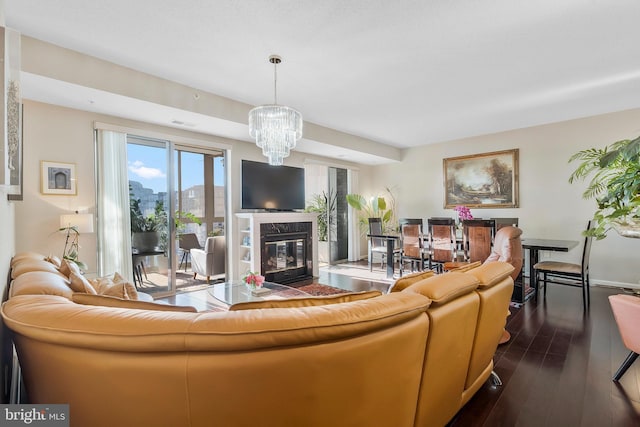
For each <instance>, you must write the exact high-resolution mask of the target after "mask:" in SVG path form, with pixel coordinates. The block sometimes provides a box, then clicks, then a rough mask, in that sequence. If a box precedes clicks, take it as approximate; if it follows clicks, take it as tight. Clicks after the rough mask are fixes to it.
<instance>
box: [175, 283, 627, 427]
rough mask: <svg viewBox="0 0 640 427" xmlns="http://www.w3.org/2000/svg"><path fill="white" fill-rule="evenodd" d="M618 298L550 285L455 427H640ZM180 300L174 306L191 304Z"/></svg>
mask: <svg viewBox="0 0 640 427" xmlns="http://www.w3.org/2000/svg"><path fill="white" fill-rule="evenodd" d="M316 283H321V284H325V285H330V286H335V287H339V288H343V289H348V290H353V291H363V290H371V289H378V290H381V291H383V292H384V291H386V290H387V288H388V285H387V284H384V283H378V282H370V281H366V280H356V279H352V278H350V277H348V276H344V275H337V274H330V273H326V272H323V273H321V274H320V277H319V278H318V279H316ZM617 293H622V291H621V290H620V289H613V288H603V287H592V289H591V307H590V308H589V310H588V312H586V313H585V312H583V309H582V299H581V295H580V290H579V289H577V288H570V287H567V286H560V285H554V284H551V285H549V289H548V291H547V298H546V300H544V299H543V298H542V297H541V298H540V300H539V301H538V302H534V301H528V302H527V303H526V304H524V306H523V307H522V308H520V309H514V310H512V315H511V316H510V317H509V318H508V319H507V330H509V332H510V333H511V336H512V338H511V341H509V342H508V343H507V344H503V345H501V346H500V347H499V348H498V351H497V353H496V356H495V358H494V362H495V371H496V372H497V373H498V375H499V376H500V378H501V379H502V381H503V386H502V387H499V388H497V389H494V388H492V387H490V385H489V384H485V385H484V386H483V388H481V389H480V390H479V391H478V393H476V395H475V396H474V397H473V398H472V399H471V400H470V401H469V403H467V405H465V407H464V408H462V410H461V411H460V412H459V413H458V414H457V415H456V417H455V418H454V419H453V420H452V421H451V422H450V424H449V426H450V427H461V426H473V427H476V426H487V427H488V426H491V427H493V426H525V427H528V426H535V427H538V426H585V427H587V426H589V427H590V426H598V427H602V426H615V427H617V426H640V362H636V363H635V364H634V365H633V366H631V368H630V369H629V370H628V371H627V373H626V374H625V376H624V377H623V378H622V379H621V381H620V383H619V384H618V383H615V382H613V381H611V377H612V376H613V374H614V372H615V371H616V370H617V369H618V367H619V366H620V364H621V363H622V361H623V360H624V358H625V357H626V356H627V354H628V350H627V349H626V348H625V347H624V346H623V344H622V340H621V338H620V334H619V332H618V329H617V326H616V323H615V321H614V319H613V314H612V312H611V308H610V306H609V301H608V299H607V297H608V296H609V295H614V294H617ZM182 295H184V296H180V295H178V296H176V297H175V300H174V301H173V303H176V304H191V305H193V301H191V302H189V301H187V300H185V298H188V296H186V294H182ZM168 302H171V301H168ZM638 327H639V328H640V325H638Z"/></svg>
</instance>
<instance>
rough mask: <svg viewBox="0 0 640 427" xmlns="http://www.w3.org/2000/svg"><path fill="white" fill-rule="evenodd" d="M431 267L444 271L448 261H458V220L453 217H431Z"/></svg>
mask: <svg viewBox="0 0 640 427" xmlns="http://www.w3.org/2000/svg"><path fill="white" fill-rule="evenodd" d="M427 227H428V232H429V246H428V254H429V269H433V268H436V269H437V270H438V272H442V270H443V265H444V263H446V262H452V261H456V259H457V256H458V242H457V239H456V221H455V220H454V219H453V218H429V219H428V220H427Z"/></svg>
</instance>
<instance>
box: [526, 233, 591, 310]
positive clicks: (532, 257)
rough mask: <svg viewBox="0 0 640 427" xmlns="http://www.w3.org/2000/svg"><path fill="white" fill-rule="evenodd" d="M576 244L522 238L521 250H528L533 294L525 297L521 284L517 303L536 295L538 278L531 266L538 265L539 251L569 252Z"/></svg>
mask: <svg viewBox="0 0 640 427" xmlns="http://www.w3.org/2000/svg"><path fill="white" fill-rule="evenodd" d="M578 243H579V242H578V241H576V240H552V239H535V238H523V239H522V248H523V249H528V250H529V285H530V286H531V288H533V292H531V295H525V292H524V283H523V285H522V295H521V296H522V301H518V302H525V300H527V299H528V298H530V297H531V296H532V295H538V278H537V277H536V272H535V269H534V268H533V266H534V265H536V264H537V263H538V260H539V256H540V251H554V252H569V250H571V249H573V248H575V247H576V246H578Z"/></svg>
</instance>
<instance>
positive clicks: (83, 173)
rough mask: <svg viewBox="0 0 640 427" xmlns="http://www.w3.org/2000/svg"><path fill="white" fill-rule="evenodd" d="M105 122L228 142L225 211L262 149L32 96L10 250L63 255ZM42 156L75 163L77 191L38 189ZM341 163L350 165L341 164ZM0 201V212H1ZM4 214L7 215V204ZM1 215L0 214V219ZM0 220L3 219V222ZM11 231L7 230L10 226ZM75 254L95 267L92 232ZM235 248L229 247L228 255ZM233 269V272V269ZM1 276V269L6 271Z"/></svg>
mask: <svg viewBox="0 0 640 427" xmlns="http://www.w3.org/2000/svg"><path fill="white" fill-rule="evenodd" d="M96 121H98V122H104V123H108V124H113V125H116V126H123V127H127V128H132V129H139V130H140V131H141V134H142V133H149V132H152V133H154V134H156V135H159V134H162V135H164V136H165V137H167V139H170V140H173V141H182V142H185V141H187V142H188V143H190V144H191V145H198V144H200V145H203V146H207V145H211V144H217V146H221V145H223V144H224V145H227V146H228V147H231V150H230V153H229V157H228V159H227V165H229V168H228V169H229V171H228V179H230V185H229V186H228V192H227V193H228V194H227V199H228V202H230V206H231V208H230V212H238V211H239V210H240V200H241V199H240V188H241V187H240V184H239V183H240V162H241V160H242V159H249V160H257V161H264V160H265V159H264V157H263V156H262V154H261V151H260V150H258V149H257V148H256V146H255V145H254V144H251V143H247V142H243V141H231V140H226V139H223V138H217V137H213V136H210V135H203V134H197V133H193V132H186V131H181V130H177V129H172V128H164V127H161V126H156V125H150V124H146V123H139V122H132V121H129V120H124V119H120V118H116V117H110V116H104V115H99V114H95V113H89V112H84V111H78V110H73V109H69V108H64V107H58V106H53V105H49V104H43V103H39V102H33V101H25V106H24V170H25V173H24V201H22V202H18V203H17V204H16V205H15V206H16V207H15V210H16V213H15V215H16V220H15V227H16V243H15V251H16V252H20V251H36V252H40V253H43V254H45V255H46V254H55V255H58V256H61V255H62V251H63V248H64V235H63V234H61V233H58V232H56V230H57V229H58V227H59V217H60V215H61V214H63V213H71V212H73V211H75V210H80V211H86V212H89V213H94V214H95V197H96V196H95V182H94V175H95V167H94V137H93V129H94V122H96ZM308 158H312V159H315V160H324V161H326V160H327V159H323V158H321V157H317V156H307V155H304V154H302V153H298V152H294V153H292V155H291V156H290V157H289V158H287V159H286V160H285V164H287V165H290V166H302V165H303V164H304V162H305V161H306V160H307V159H308ZM43 160H47V161H56V162H68V163H74V164H75V165H76V172H77V176H78V182H77V189H78V192H77V195H75V196H52V195H43V194H42V193H41V192H40V162H41V161H43ZM344 166H346V167H349V166H353V165H349V164H348V163H345V164H344ZM3 214H4V212H3V206H1V205H0V215H3ZM7 215H8V216H10V212H9V209H8V208H7ZM1 219H2V217H0V220H1ZM3 224H4V222H3ZM228 227H229V234H228V238H229V245H230V247H232V248H233V247H234V246H233V245H234V244H235V242H234V236H236V235H237V234H236V233H235V232H233V231H234V230H235V228H234V227H235V225H234V222H233V216H231V218H229V221H228ZM11 231H12V229H11ZM80 246H81V248H80V259H81V260H82V261H84V262H86V263H87V264H88V267H89V268H88V273H89V274H92V273H95V272H96V234H95V233H92V234H83V235H82V236H80ZM0 247H1V248H2V249H1V250H2V251H7V253H8V255H7V256H6V260H5V259H4V258H3V260H4V261H6V262H4V263H3V266H2V267H3V268H4V267H5V266H7V268H8V264H9V259H10V257H11V255H12V254H13V245H8V246H5V245H4V244H3V245H2V246H0ZM235 253H236V251H232V255H233V254H235ZM0 255H2V253H1V252H0ZM229 265H230V270H229V271H233V272H235V265H237V263H235V262H234V258H233V257H231V258H230V259H229ZM234 274H235V273H234ZM5 276H6V274H5Z"/></svg>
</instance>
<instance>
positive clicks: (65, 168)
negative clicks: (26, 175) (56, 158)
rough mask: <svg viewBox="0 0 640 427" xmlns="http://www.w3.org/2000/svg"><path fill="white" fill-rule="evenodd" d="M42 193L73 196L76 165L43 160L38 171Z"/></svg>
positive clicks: (74, 192)
mask: <svg viewBox="0 0 640 427" xmlns="http://www.w3.org/2000/svg"><path fill="white" fill-rule="evenodd" d="M40 180H41V192H42V194H54V195H63V196H74V195H76V193H77V190H76V165H75V164H73V163H60V162H48V161H43V162H42V163H41V171H40Z"/></svg>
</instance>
